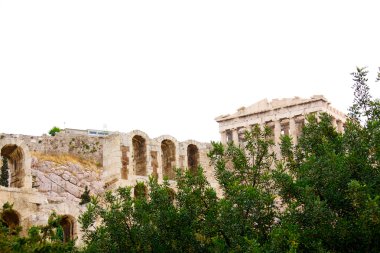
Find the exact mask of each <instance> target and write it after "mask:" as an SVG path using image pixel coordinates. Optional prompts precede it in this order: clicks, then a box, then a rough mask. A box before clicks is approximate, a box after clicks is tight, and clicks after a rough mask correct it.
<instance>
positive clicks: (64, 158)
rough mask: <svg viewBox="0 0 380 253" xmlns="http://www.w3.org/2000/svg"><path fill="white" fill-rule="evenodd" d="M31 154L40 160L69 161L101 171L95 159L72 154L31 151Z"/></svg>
mask: <svg viewBox="0 0 380 253" xmlns="http://www.w3.org/2000/svg"><path fill="white" fill-rule="evenodd" d="M31 155H32V156H34V157H36V158H37V159H38V160H39V161H49V162H53V163H57V164H61V165H66V164H68V163H72V164H79V165H81V166H82V167H84V168H87V169H90V170H92V171H96V172H99V166H98V165H97V163H96V162H95V161H91V160H86V159H84V158H82V157H78V156H75V155H71V154H44V153H39V152H31Z"/></svg>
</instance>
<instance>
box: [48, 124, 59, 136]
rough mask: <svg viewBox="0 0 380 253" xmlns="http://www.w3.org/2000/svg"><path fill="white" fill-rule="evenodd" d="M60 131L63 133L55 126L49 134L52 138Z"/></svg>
mask: <svg viewBox="0 0 380 253" xmlns="http://www.w3.org/2000/svg"><path fill="white" fill-rule="evenodd" d="M60 131H61V129H60V128H59V127H56V126H54V127H53V128H52V129H50V130H49V134H50V135H51V136H55V135H56V134H57V133H59V132H60Z"/></svg>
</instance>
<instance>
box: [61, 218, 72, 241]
mask: <svg viewBox="0 0 380 253" xmlns="http://www.w3.org/2000/svg"><path fill="white" fill-rule="evenodd" d="M59 224H60V225H61V227H62V230H63V242H69V241H72V240H74V235H75V231H74V229H75V219H74V217H72V216H70V215H63V216H62V219H61V222H60V223H59Z"/></svg>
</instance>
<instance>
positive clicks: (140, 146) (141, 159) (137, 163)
mask: <svg viewBox="0 0 380 253" xmlns="http://www.w3.org/2000/svg"><path fill="white" fill-rule="evenodd" d="M132 146H133V165H134V168H135V174H136V175H139V176H146V175H147V169H146V164H147V155H146V149H147V147H146V140H145V139H144V138H143V137H142V136H140V135H135V136H134V137H133V138H132Z"/></svg>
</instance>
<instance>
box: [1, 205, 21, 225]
mask: <svg viewBox="0 0 380 253" xmlns="http://www.w3.org/2000/svg"><path fill="white" fill-rule="evenodd" d="M1 222H2V223H3V225H4V226H5V227H7V228H9V229H10V230H14V229H16V228H17V227H18V226H20V214H19V213H18V212H16V211H15V210H5V211H3V212H2V214H1Z"/></svg>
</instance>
